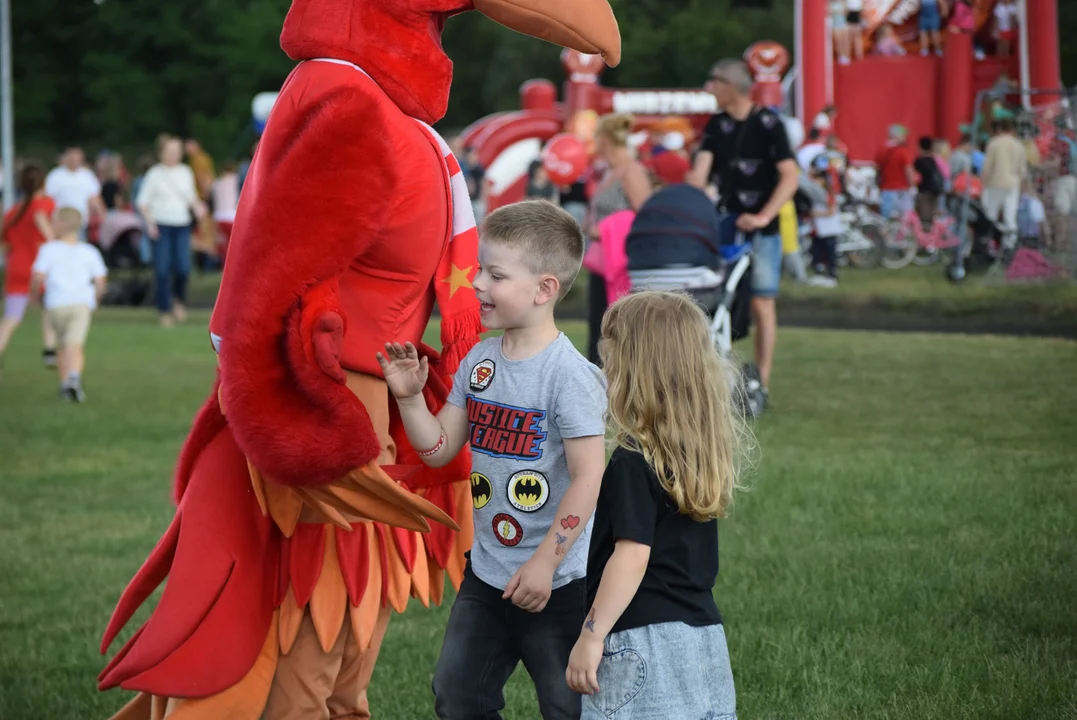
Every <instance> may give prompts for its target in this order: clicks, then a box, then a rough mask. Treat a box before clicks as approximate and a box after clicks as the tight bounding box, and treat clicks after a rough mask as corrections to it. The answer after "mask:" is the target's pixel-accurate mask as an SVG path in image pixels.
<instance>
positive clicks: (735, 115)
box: [688, 59, 800, 393]
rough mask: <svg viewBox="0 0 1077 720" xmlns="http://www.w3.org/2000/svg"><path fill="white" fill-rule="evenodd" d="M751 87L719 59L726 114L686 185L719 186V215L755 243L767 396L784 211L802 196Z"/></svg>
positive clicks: (714, 74) (711, 85) (732, 64)
mask: <svg viewBox="0 0 1077 720" xmlns="http://www.w3.org/2000/svg"><path fill="white" fill-rule="evenodd" d="M752 83H753V80H752V74H751V71H749V69H748V66H747V64H746V63H744V62H743V61H742V60H735V59H728V60H721V61H719V62H718V64H717V65H715V66H714V69H713V70H712V71H711V75H710V80H709V81H708V82H707V89H708V90H709V91H710V92H711V93H713V95H714V97H715V98H716V99H717V100H718V107H720V108H722V109H723V112H720V113H718V114H717V115H715V116H714V117H712V118H711V119H710V121H709V122H708V123H707V127H706V128H705V129H704V130H703V138H702V140H701V142H700V147H699V152H698V153H697V154H696V159H695V164H694V166H693V168H692V172H691V173H690V174H689V178H688V181H689V182H690V183H692V184H693V185H695V186H697V187H700V188H706V187H707V186H708V185H709V184H710V183H712V182H713V183H714V184H715V185H717V187H718V192H719V194H720V198H719V200H718V207H719V209H720V210H722V211H724V212H728V213H732V214H735V215H736V216H737V221H736V224H737V228H738V229H739V230H740V231H742V232H744V233H745V234H746V235H748V236H750V238H751V241H752V320H753V321H754V323H755V326H756V332H755V360H756V363H757V364H758V365H759V374H760V377H761V380H762V383H763V389H764V393H765V392H766V388H767V386H768V383H769V382H770V370H771V366H772V365H773V362H774V341H775V337H776V335H777V332H778V317H777V312H776V309H775V298H776V297H777V295H778V282H779V280H780V279H781V272H782V239H781V234H780V233H779V231H778V212H779V210H780V209H781V207H782V205H784V204H785V203H786V202H788V201H789V200H790V199H791V198H792V197H793V195H794V193H796V190H797V179H798V175H799V173H800V169H799V168H798V166H797V161H796V158H795V157H794V156H793V152H792V149H791V148H790V147H789V139H788V137H786V134H785V125H784V124H783V122H782V119H781V117H780V116H779V115H778V114H777V113H776V112H774V111H772V110H768V109H765V108H760V107H758V106H757V105H755V103H753V102H752V99H751V91H752Z"/></svg>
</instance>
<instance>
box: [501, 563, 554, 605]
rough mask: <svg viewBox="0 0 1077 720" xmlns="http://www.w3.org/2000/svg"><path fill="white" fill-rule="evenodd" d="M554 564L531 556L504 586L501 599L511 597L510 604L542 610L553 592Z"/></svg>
mask: <svg viewBox="0 0 1077 720" xmlns="http://www.w3.org/2000/svg"><path fill="white" fill-rule="evenodd" d="M553 571H554V566H552V565H550V563H548V562H546V561H544V560H541V559H539V558H535V557H532V558H531V559H530V560H528V561H527V562H525V563H524V564H523V565H522V566H521V567H520V569H519V570H517V571H516V574H515V575H513V576H512V579H511V580H509V584H508V585H506V586H505V593H504V594H503V595H502V596H501V599H502V600H508V599H510V598H511V599H512V604H513V605H515V606H516V607H518V608H520V609H522V610H526V611H528V612H542V610H543V608H545V607H546V603H548V602H549V601H550V594H551V593H553Z"/></svg>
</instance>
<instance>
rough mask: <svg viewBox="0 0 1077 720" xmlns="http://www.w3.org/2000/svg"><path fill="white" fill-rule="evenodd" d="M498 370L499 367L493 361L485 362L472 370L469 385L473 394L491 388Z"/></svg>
mask: <svg viewBox="0 0 1077 720" xmlns="http://www.w3.org/2000/svg"><path fill="white" fill-rule="evenodd" d="M496 370H497V365H495V364H494V361H493V360H483V361H481V362H480V363H478V364H477V365H475V367H473V368H471V378H470V379H469V381H468V385H470V386H471V390H472V392H482V391H483V390H485V389H486V388H488V387H490V383H491V382H492V381H493V379H494V372H495V371H496Z"/></svg>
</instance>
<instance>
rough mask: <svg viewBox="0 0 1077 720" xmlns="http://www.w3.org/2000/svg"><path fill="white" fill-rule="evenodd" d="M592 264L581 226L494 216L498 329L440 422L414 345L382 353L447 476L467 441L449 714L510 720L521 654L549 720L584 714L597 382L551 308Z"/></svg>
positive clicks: (490, 321)
mask: <svg viewBox="0 0 1077 720" xmlns="http://www.w3.org/2000/svg"><path fill="white" fill-rule="evenodd" d="M582 262H583V233H582V231H581V230H580V226H579V224H578V223H577V222H576V221H575V220H574V219H573V218H572V216H571V215H569V214H568V213H567V212H565V211H564V210H561V209H559V208H557V207H556V206H554V205H552V204H551V203H549V202H546V201H542V200H532V201H525V202H521V203H517V204H515V205H509V206H506V207H503V208H500V209H499V210H497V211H496V212H494V213H492V214H491V215H490V216H489V217H487V219H486V222H485V225H484V227H483V233H482V237H481V241H480V243H479V274H478V275H477V276H476V277H475V280H474V287H475V294H476V295H477V296H478V299H479V301H480V303H481V312H482V319H483V324H484V325H485V326H486V327H488V328H491V329H500V330H504V334H503V335H502V336H501V337H494V338H489V339H487V340H484V341H482V342H480V343H479V344H478V345H476V346H475V347H474V348H473V349H472V350H471V352H470V353H468V356H467V357H466V358H465V359H464V362H462V363H461V365H460V369H459V371H458V372H457V374H456V378H455V380H454V382H453V387H452V391H451V394H450V395H449V400H448V403H446V405H445V407H444V408H443V409H442V410H441V412H440V413H439V414H438V416H437V417H434V416H433V415H431V414H430V412H429V410H428V409H427V407H426V403H425V401H424V400H423V396H422V388H423V386H424V385H425V383H426V377H427V372H428V368H427V362H426V358H425V357H424V358H423V359H422V360H421V361H420V360H419V358H418V353H417V351H416V349H415V347H414V346H412V345H410V344H408V345H405V346H401V345H399V344H387V345H386V346H385V354H384V355H383V354H381V353H379V354H378V360H379V362H380V363H381V367H382V371H383V372H384V374H385V380H386V383H387V384H388V385H389V388H390V390H392V392H393V395H394V396H395V397H396V400H397V404H398V406H399V408H400V417H401V419H402V420H403V423H404V428H405V430H406V431H407V435H408V440H409V441H411V443H412V445H413V446H414V447H415V448H417V449H418V450H419V451H420V452H419V454H420V456H421V457H422V458H423V461H424V462H425V463H427V464H428V465H431V466H434V467H438V466H440V465H444V464H445V463H447V462H449V461H450V460H451V459H452V458H453V457H455V456H456V454H457V453H458V452H459V450H460V448H461V447H463V445H464V443H465V442H470V443H471V452H472V463H473V465H472V473H471V493H472V503H473V505H474V509H475V512H474V520H475V540H474V543H473V545H472V549H471V553H470V559H469V561H468V564H467V567H466V569H465V572H464V580H463V584H462V585H461V587H460V592H459V594H458V595H457V598H456V602H455V603H454V604H453V608H452V613H451V614H450V616H449V623H448V626H447V627H446V629H445V640H444V643H443V645H442V648H441V657H440V658H439V660H438V664H437V669H436V671H435V673H434V681H433V690H434V698H435V701H434V709H435V713H436V714H437V717H439V718H441V719H442V720H474V719H475V718H496V717H500V714H499V713H500V711H501V710H502V709H503V708H504V707H505V697H504V692H503V691H504V688H505V683H506V682H508V679H509V677H510V676H511V675H512V672H513V670H515V668H516V666H517V664H518V663H519V662H520V661H521V660H522V661H523V663H524V666H525V667H526V668H527V671H528V673H529V674H530V675H531V679H532V680H533V681H534V683H535V690H536V692H537V694H538V702H539V709H540V710H541V712H542V716H543V718H545V720H575V719H576V718H579V717H580V711H581V697H580V695H579V694H578V693H577V692H575V691H573V690H571V689H570V688H569V687H568V686H567V685H566V684H565V679H564V678H565V667H567V665H568V657H569V653H570V652H571V650H572V643H573V642H574V641H575V638H576V633H577V630H578V629H579V627H580V625H581V624H582V623H583V621H584V615H585V612H586V609H587V608H586V605H585V598H584V593H585V590H586V588H585V587H584V574H585V572H586V569H587V548H588V543H589V541H590V535H591V522H592V514H593V512H594V508H595V501H596V499H597V497H598V488H599V485H600V483H601V480H602V469H603V465H604V464H605V441H604V435H605V418H604V415H605V412H606V390H605V383H604V382H603V379H602V374H601V372H600V371H599V370H598V368H596V367H595V366H594V365H592V364H591V363H589V362H588V361H587V360H586V359H585V358H584V357H583V356H582V355H580V353H579V352H577V351H576V349H575V348H574V347H573V345H572V342H571V341H570V340H569V339H568V338H567V337H566V336H565V335H564V334H563V333H561V332H559V331H558V329H557V326H556V324H555V322H554V306H555V305H556V304H557V301H558V300H560V299H561V298H563V297H564V296H565V294H566V293H567V292H568V290H569V288H570V287H571V286H572V283H573V281H574V280H575V279H576V275H577V274H578V273H579V271H580V265H581V263H582Z"/></svg>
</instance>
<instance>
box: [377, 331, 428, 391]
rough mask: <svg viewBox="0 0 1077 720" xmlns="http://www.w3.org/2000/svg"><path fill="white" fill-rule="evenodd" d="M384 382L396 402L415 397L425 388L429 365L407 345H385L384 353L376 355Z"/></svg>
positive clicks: (417, 352) (411, 346) (410, 345)
mask: <svg viewBox="0 0 1077 720" xmlns="http://www.w3.org/2000/svg"><path fill="white" fill-rule="evenodd" d="M378 364H379V365H381V371H382V374H383V375H385V382H386V384H387V385H388V386H389V390H391V391H392V393H393V396H394V397H396V399H397V400H406V399H408V398H411V397H415V396H416V395H418V394H420V393H421V392H422V391H423V388H424V387H426V378H427V375H429V374H430V364H429V363H428V362H427V359H426V357H425V356H424V357H423V358H422V359H420V358H419V351H418V350H416V349H415V346H414V345H412V344H411V343H410V342H409V343H404V344H403V345H401V344H400V343H385V353H384V354H382V353H378Z"/></svg>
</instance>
